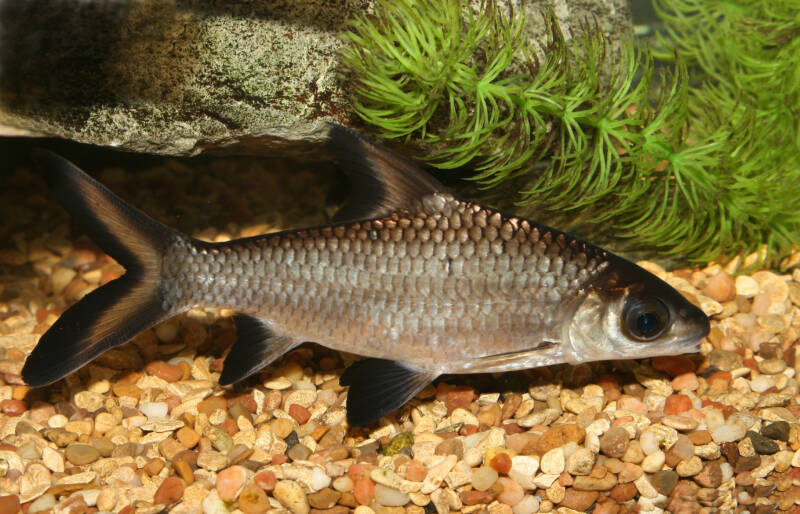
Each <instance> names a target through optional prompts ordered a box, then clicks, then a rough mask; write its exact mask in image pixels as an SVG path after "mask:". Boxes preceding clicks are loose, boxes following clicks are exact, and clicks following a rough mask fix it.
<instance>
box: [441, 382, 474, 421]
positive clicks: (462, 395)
mask: <svg viewBox="0 0 800 514" xmlns="http://www.w3.org/2000/svg"><path fill="white" fill-rule="evenodd" d="M474 399H475V389H473V388H471V387H467V386H458V387H454V388H453V389H451V390H450V391H448V392H447V394H446V395H445V397H444V404H445V407H447V413H448V415H449V414H451V413H452V412H453V411H454V410H456V409H458V408H461V409H466V408H467V407H469V404H470V403H472V401H473V400H474Z"/></svg>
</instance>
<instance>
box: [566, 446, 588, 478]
mask: <svg viewBox="0 0 800 514" xmlns="http://www.w3.org/2000/svg"><path fill="white" fill-rule="evenodd" d="M594 461H595V454H594V453H592V451H591V450H589V449H587V448H578V449H577V450H575V451H574V452H573V453H572V454H571V455H570V456H569V457H568V458H567V465H566V469H567V473H569V474H570V475H572V476H576V475H588V474H589V473H590V472H591V471H592V467H593V466H594Z"/></svg>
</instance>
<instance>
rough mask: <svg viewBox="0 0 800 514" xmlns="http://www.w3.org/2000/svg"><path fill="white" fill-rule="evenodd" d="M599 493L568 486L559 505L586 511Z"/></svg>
mask: <svg viewBox="0 0 800 514" xmlns="http://www.w3.org/2000/svg"><path fill="white" fill-rule="evenodd" d="M599 494H600V493H598V492H596V491H578V490H576V489H573V488H571V487H570V488H569V489H567V490H566V491H565V494H564V499H563V500H562V501H561V503H559V505H561V506H562V507H567V508H569V509H573V510H577V511H579V512H586V511H587V510H589V507H591V506H592V505H594V502H596V501H597V497H598V496H599Z"/></svg>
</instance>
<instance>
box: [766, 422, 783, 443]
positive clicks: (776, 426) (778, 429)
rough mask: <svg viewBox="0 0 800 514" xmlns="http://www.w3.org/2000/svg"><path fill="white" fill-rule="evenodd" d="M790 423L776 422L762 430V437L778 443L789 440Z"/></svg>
mask: <svg viewBox="0 0 800 514" xmlns="http://www.w3.org/2000/svg"><path fill="white" fill-rule="evenodd" d="M789 429H790V426H789V423H788V422H786V421H775V422H773V423H770V424H769V425H767V426H765V427H764V428H762V429H761V435H763V436H764V437H769V438H770V439H774V440H776V441H788V440H789Z"/></svg>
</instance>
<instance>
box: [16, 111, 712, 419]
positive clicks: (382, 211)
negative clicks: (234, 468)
mask: <svg viewBox="0 0 800 514" xmlns="http://www.w3.org/2000/svg"><path fill="white" fill-rule="evenodd" d="M326 148H327V149H328V151H329V152H330V153H331V154H332V155H333V156H334V158H335V160H336V162H337V163H338V165H339V166H340V167H341V168H342V170H343V171H345V172H346V173H347V174H348V176H349V177H350V179H351V183H352V186H353V191H352V195H351V196H352V198H351V199H350V202H349V203H348V204H346V205H345V206H344V207H342V209H341V210H340V211H339V212H338V213H337V215H336V218H334V219H335V222H334V223H332V224H331V225H328V226H322V227H312V228H302V229H299V230H292V231H285V232H281V233H275V234H269V235H264V236H258V237H252V238H246V239H238V240H234V241H229V242H226V243H208V242H203V241H198V240H196V239H193V238H191V237H189V236H186V235H183V234H179V233H177V232H175V231H173V230H171V229H169V228H167V227H165V226H163V225H161V224H160V223H158V222H156V221H154V220H152V219H151V218H149V217H148V216H147V215H146V214H144V213H142V212H140V211H138V210H136V209H135V208H134V207H133V206H130V205H128V204H126V203H125V202H123V201H122V200H120V199H119V198H118V197H116V196H115V195H114V194H113V193H112V192H111V191H109V190H108V189H106V188H105V187H104V186H102V184H100V183H99V182H97V181H95V180H94V179H92V178H91V177H89V176H88V175H86V174H85V173H83V172H82V171H81V170H80V169H78V168H77V167H75V166H74V165H73V164H71V163H69V162H68V161H65V160H64V159H61V158H60V157H58V156H56V155H54V154H51V153H48V152H46V151H39V152H37V153H36V154H35V158H36V159H37V161H38V162H39V164H40V166H41V167H42V169H43V172H44V175H45V178H47V180H48V182H50V184H51V187H52V188H53V190H54V191H55V192H56V193H57V194H58V195H59V197H60V200H61V201H62V203H63V204H64V206H65V207H66V208H67V209H68V210H69V212H70V213H71V215H72V216H73V217H74V218H76V220H77V221H78V222H79V223H80V224H81V225H82V226H84V227H85V229H86V231H87V232H88V233H89V235H90V237H92V239H93V240H94V241H95V242H96V243H97V244H98V245H99V246H100V248H102V249H103V250H104V251H105V252H106V253H108V254H109V255H111V256H112V257H113V258H115V259H116V260H117V261H118V262H119V263H120V264H121V265H122V266H123V267H124V268H125V270H126V271H125V274H124V275H122V276H121V277H120V278H118V279H116V280H112V281H111V282H109V283H107V284H104V285H102V286H101V287H99V288H98V289H96V290H95V291H92V292H91V293H89V294H87V295H86V296H85V297H84V298H82V299H81V300H80V301H78V302H77V303H76V304H75V305H73V306H71V307H70V308H69V309H67V310H66V311H65V312H64V313H63V314H62V315H61V316H60V317H59V319H58V320H57V321H56V322H55V323H54V324H53V326H52V327H50V329H48V331H47V332H46V333H45V334H43V335H42V337H41V339H40V340H39V342H38V343H37V346H36V348H35V349H34V350H33V352H32V353H31V355H30V356H28V359H27V360H26V362H25V366H24V367H23V370H22V376H23V378H24V379H25V381H26V382H27V383H28V384H31V385H35V386H36V385H46V384H50V383H53V382H55V381H57V380H59V379H61V378H63V377H64V376H66V375H68V374H69V373H71V372H74V371H75V370H77V369H79V368H80V367H81V366H83V365H85V364H86V363H87V362H89V361H91V360H92V359H93V358H94V357H96V356H98V355H100V354H101V353H103V352H104V351H106V350H108V349H110V348H113V347H115V346H119V345H121V344H124V343H125V342H126V341H128V340H130V339H131V338H132V337H134V336H136V334H138V333H141V332H142V331H144V330H147V329H149V328H150V327H152V326H154V325H155V324H157V323H159V322H161V321H163V320H166V319H168V318H170V317H172V316H175V315H177V314H180V313H181V312H185V311H186V310H188V309H190V308H193V307H223V308H227V309H233V310H235V311H236V312H237V314H236V315H235V316H234V318H233V321H234V324H235V326H236V342H235V343H234V344H233V346H232V347H231V348H230V350H229V351H228V353H227V355H226V357H225V361H224V365H223V369H222V373H221V375H220V378H219V381H220V383H221V384H223V385H227V384H232V383H234V382H237V381H240V380H243V379H245V378H246V377H248V376H251V375H253V374H254V373H256V372H258V371H259V370H260V369H262V368H263V367H264V366H266V365H268V364H270V363H272V362H274V361H275V360H276V359H278V358H280V357H281V356H282V355H283V354H285V353H286V352H288V351H290V350H291V349H292V348H294V347H296V346H297V345H299V344H301V343H302V342H304V341H314V342H317V343H320V344H323V345H325V346H327V347H329V348H333V349H338V350H344V351H347V352H351V353H356V354H360V355H363V356H365V357H367V359H364V360H361V361H357V362H354V363H352V364H350V366H348V368H347V369H346V370H345V371H344V372H343V373H342V375H341V378H340V383H341V385H343V386H346V387H348V393H347V395H348V396H347V421H348V423H350V424H351V425H364V424H367V423H371V422H373V421H376V420H377V419H379V418H380V417H381V416H384V415H386V414H388V413H390V412H391V411H393V410H395V409H397V408H398V407H400V406H402V405H404V404H406V403H407V402H408V401H409V400H411V399H412V398H413V397H414V396H415V395H416V394H417V393H418V392H420V391H421V390H422V389H423V388H424V387H425V386H426V385H428V384H430V383H431V382H432V381H433V380H434V379H435V378H436V377H437V376H439V375H441V374H443V373H474V372H483V371H507V370H514V369H522V368H531V367H537V366H546V365H550V364H557V363H573V364H576V363H582V362H589V361H596V360H606V359H621V358H642V357H651V356H655V355H672V354H678V353H687V352H696V351H697V350H698V347H699V344H700V341H701V340H702V339H703V338H704V337H705V336H706V335H707V334H708V331H709V322H708V318H707V317H706V316H705V314H703V312H702V311H701V310H700V309H698V308H697V307H696V306H694V305H692V304H691V303H690V302H689V301H687V299H686V298H684V297H683V296H681V294H680V293H678V292H677V291H675V290H674V289H673V288H672V287H670V286H669V285H668V284H667V283H665V282H664V281H662V280H660V279H659V278H657V277H655V276H654V275H652V274H651V273H649V272H647V271H646V270H644V269H642V268H640V267H639V266H637V265H635V264H633V263H631V262H629V261H627V260H625V259H623V258H621V257H618V256H616V255H614V254H613V253H610V252H607V251H605V250H602V249H599V248H597V247H594V246H592V245H591V244H589V243H586V242H584V241H581V240H579V239H577V238H574V237H571V236H568V235H566V234H564V233H561V232H559V231H557V230H555V229H551V228H548V227H545V226H544V225H538V224H536V223H533V222H531V221H528V220H525V219H522V218H519V217H515V216H511V215H507V214H503V213H501V212H500V211H497V210H494V209H492V208H490V207H485V206H482V205H478V204H476V203H473V202H469V201H466V200H463V199H460V198H458V197H456V196H455V195H454V194H452V192H450V191H449V190H448V189H447V188H446V187H444V186H443V185H442V184H440V183H438V182H437V181H436V180H435V179H433V177H431V176H429V175H428V174H426V173H425V172H424V170H422V169H420V168H419V167H418V166H416V165H415V164H414V163H412V162H410V161H408V160H406V159H404V158H402V157H400V156H399V155H397V154H394V153H392V152H390V151H388V150H386V149H383V148H381V147H378V146H377V145H373V144H371V143H369V142H368V141H366V140H364V139H363V138H361V137H360V136H358V135H357V134H356V133H354V132H352V131H350V130H348V129H346V128H344V127H341V126H335V125H334V126H331V127H330V134H329V141H328V143H327V145H326Z"/></svg>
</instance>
